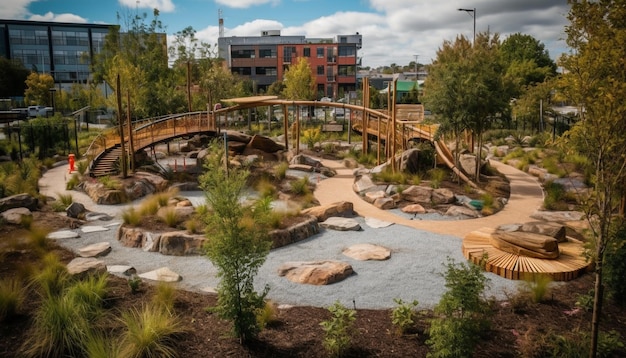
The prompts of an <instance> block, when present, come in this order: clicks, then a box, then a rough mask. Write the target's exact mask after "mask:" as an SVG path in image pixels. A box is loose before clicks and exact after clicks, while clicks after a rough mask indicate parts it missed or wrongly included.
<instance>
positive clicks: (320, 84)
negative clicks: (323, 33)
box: [218, 31, 362, 99]
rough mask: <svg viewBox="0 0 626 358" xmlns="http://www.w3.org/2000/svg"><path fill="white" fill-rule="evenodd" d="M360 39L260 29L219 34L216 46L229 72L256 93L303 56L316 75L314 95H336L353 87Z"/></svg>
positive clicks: (355, 79) (264, 88) (347, 36)
mask: <svg viewBox="0 0 626 358" xmlns="http://www.w3.org/2000/svg"><path fill="white" fill-rule="evenodd" d="M361 42H362V38H361V35H359V34H358V33H357V34H356V35H337V36H336V37H335V38H334V39H307V38H305V37H304V36H280V32H279V31H262V34H261V36H253V37H220V38H219V39H218V49H219V55H220V57H222V58H224V59H225V60H226V63H227V65H228V67H229V68H230V70H231V72H233V73H235V74H238V75H240V76H243V77H246V78H249V79H251V80H252V81H253V82H254V84H255V87H256V89H257V92H260V93H262V92H265V91H266V90H267V87H269V86H270V85H271V84H272V83H274V82H276V81H281V80H282V79H283V76H284V73H285V71H286V70H287V69H288V68H289V66H290V65H292V64H295V63H296V62H297V61H298V59H299V58H303V57H304V58H306V59H307V60H308V62H309V65H310V66H311V71H312V73H313V75H314V76H315V77H316V81H315V82H316V87H317V99H319V98H322V97H330V98H333V99H337V98H342V97H344V96H345V95H346V94H348V93H349V92H353V91H356V89H357V88H356V86H357V76H356V74H357V67H358V64H359V57H358V50H360V49H361Z"/></svg>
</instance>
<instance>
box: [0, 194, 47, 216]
mask: <svg viewBox="0 0 626 358" xmlns="http://www.w3.org/2000/svg"><path fill="white" fill-rule="evenodd" d="M38 205H39V201H38V200H37V198H35V197H33V196H32V195H30V194H15V195H11V196H7V197H6V198H0V212H3V211H7V210H9V209H15V208H28V209H29V210H31V211H34V210H37V206H38Z"/></svg>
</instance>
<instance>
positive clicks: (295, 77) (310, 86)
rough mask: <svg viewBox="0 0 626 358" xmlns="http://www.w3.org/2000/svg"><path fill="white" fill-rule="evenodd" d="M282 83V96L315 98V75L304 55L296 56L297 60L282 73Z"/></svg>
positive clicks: (300, 98) (299, 98)
mask: <svg viewBox="0 0 626 358" xmlns="http://www.w3.org/2000/svg"><path fill="white" fill-rule="evenodd" d="M284 83H285V89H284V90H283V96H284V97H285V98H286V99H295V100H313V99H315V76H313V71H311V66H309V61H308V60H307V59H306V57H300V58H298V62H296V63H295V64H293V65H291V66H289V69H288V70H287V71H286V72H285V75H284Z"/></svg>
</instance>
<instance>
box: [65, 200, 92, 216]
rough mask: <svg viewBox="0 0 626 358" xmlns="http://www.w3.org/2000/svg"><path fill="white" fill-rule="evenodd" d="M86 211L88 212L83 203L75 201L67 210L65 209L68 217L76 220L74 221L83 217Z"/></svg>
mask: <svg viewBox="0 0 626 358" xmlns="http://www.w3.org/2000/svg"><path fill="white" fill-rule="evenodd" d="M85 211H87V210H86V209H85V205H83V204H81V203H77V202H75V201H73V202H72V203H71V204H70V205H69V206H68V207H67V208H66V209H65V213H66V214H67V216H69V217H71V218H74V219H78V217H79V216H81V215H83V214H84V213H85Z"/></svg>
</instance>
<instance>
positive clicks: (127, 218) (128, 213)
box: [122, 206, 141, 226]
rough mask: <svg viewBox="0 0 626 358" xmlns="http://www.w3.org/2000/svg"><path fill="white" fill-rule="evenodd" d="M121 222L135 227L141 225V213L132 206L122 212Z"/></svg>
mask: <svg viewBox="0 0 626 358" xmlns="http://www.w3.org/2000/svg"><path fill="white" fill-rule="evenodd" d="M122 221H123V222H124V224H126V225H130V226H137V225H139V223H141V213H140V212H139V211H137V210H135V207H134V206H131V207H130V208H128V209H126V210H124V211H122Z"/></svg>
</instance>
